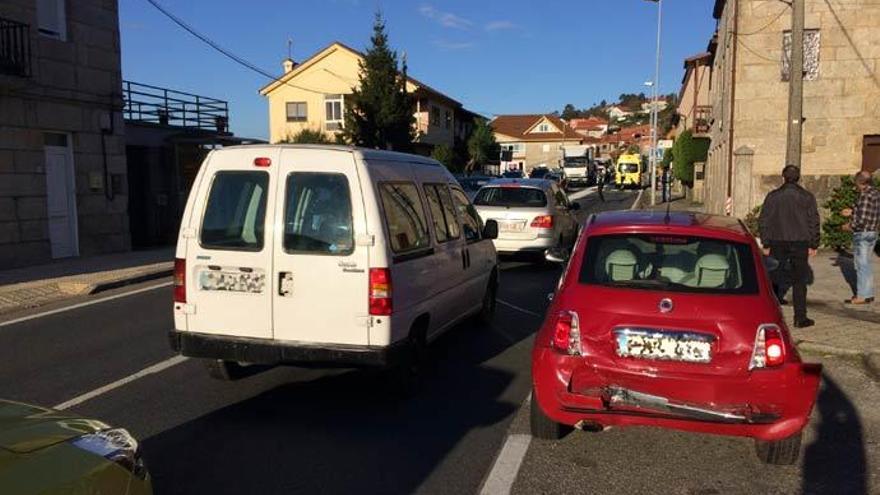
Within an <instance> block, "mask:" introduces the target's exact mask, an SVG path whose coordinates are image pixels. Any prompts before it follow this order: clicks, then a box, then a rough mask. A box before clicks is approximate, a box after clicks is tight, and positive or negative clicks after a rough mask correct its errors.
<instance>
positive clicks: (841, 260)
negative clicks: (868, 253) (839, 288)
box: [832, 253, 856, 294]
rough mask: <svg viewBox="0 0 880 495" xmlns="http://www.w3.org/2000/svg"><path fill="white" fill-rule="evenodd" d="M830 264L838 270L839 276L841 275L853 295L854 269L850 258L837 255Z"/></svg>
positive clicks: (854, 291)
mask: <svg viewBox="0 0 880 495" xmlns="http://www.w3.org/2000/svg"><path fill="white" fill-rule="evenodd" d="M832 264H833V265H834V266H836V267H838V268H840V274H841V275H843V279H844V280H845V281H846V283H847V285H849V288H850V290H852V291H853V294H855V293H856V268H855V266H854V265H853V259H852V256H844V255H843V254H840V253H838V254H837V257H836V258H834V261H833V262H832Z"/></svg>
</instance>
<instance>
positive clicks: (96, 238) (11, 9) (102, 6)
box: [0, 0, 130, 268]
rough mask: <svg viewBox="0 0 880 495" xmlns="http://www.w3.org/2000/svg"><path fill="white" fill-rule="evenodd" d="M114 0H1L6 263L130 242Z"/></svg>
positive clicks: (1, 243)
mask: <svg viewBox="0 0 880 495" xmlns="http://www.w3.org/2000/svg"><path fill="white" fill-rule="evenodd" d="M120 88H121V74H120V51H119V20H118V11H117V2H116V0H77V1H66V0H41V1H35V0H3V2H0V268H8V267H11V266H21V265H27V264H34V263H41V262H46V261H49V260H51V259H53V258H63V257H70V256H79V255H91V254H99V253H106V252H112V251H124V250H127V249H129V247H130V236H129V220H128V213H127V205H128V198H127V186H126V161H125V143H124V138H123V129H124V125H123V119H122V114H121V108H122V98H121V95H120Z"/></svg>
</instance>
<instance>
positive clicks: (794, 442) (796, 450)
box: [755, 432, 803, 466]
mask: <svg viewBox="0 0 880 495" xmlns="http://www.w3.org/2000/svg"><path fill="white" fill-rule="evenodd" d="M802 436H803V432H798V433H796V434H794V435H792V436H790V437H788V438H783V439H782V440H777V441H775V442H765V441H763V440H755V453H756V454H758V459H761V461H762V462H764V463H765V464H776V465H781V466H787V465H791V464H794V463H795V462H797V460H798V457H799V456H800V453H801V437H802Z"/></svg>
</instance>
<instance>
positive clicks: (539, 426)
mask: <svg viewBox="0 0 880 495" xmlns="http://www.w3.org/2000/svg"><path fill="white" fill-rule="evenodd" d="M529 403H530V404H529V427H530V429H531V431H532V436H533V437H535V438H541V439H543V440H559V439H561V438H562V437H564V436H566V435H568V434H569V433H570V432H571V430H572V429H573V428H572V427H570V426H568V425H564V424H561V423H557V422H556V421H553V420H552V419H550V418H549V417H548V416H547V415H546V414H544V411H542V410H541V406H539V405H538V400H537V399H535V389H532V398H531V400H529Z"/></svg>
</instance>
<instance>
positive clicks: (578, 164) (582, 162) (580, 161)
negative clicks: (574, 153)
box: [563, 158, 589, 168]
mask: <svg viewBox="0 0 880 495" xmlns="http://www.w3.org/2000/svg"><path fill="white" fill-rule="evenodd" d="M588 163H589V161H588V160H587V159H586V158H567V159H566V160H565V163H564V164H563V165H564V166H565V168H585V167H586V166H587V164H588Z"/></svg>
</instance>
